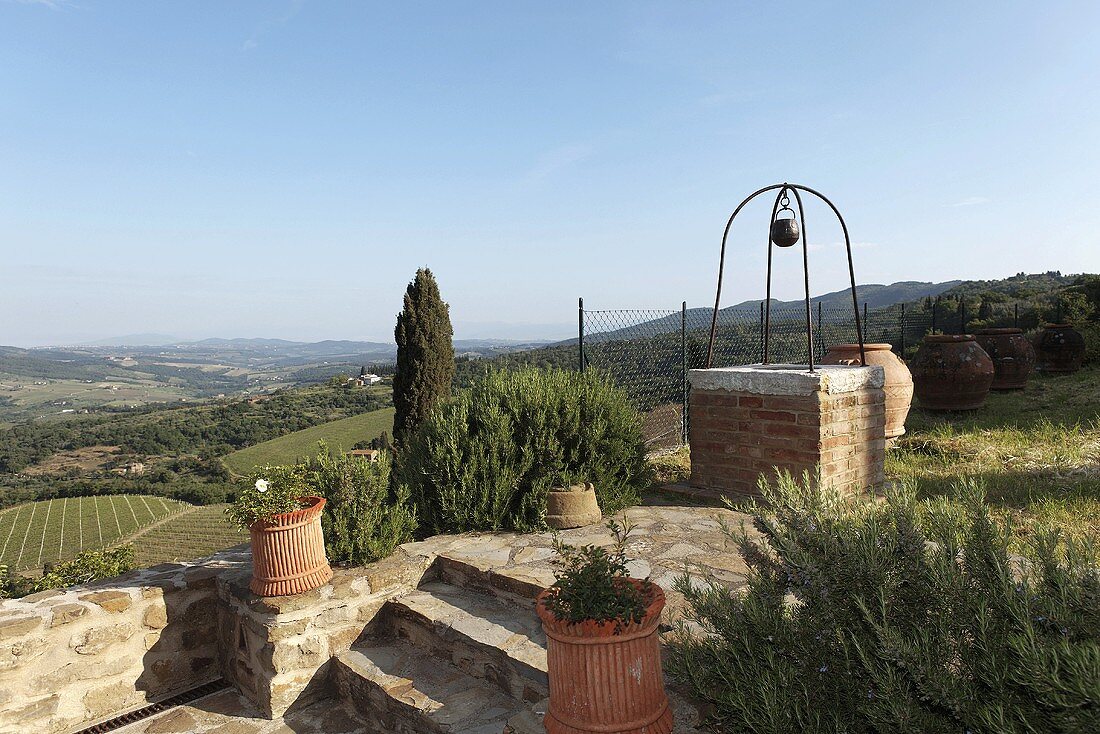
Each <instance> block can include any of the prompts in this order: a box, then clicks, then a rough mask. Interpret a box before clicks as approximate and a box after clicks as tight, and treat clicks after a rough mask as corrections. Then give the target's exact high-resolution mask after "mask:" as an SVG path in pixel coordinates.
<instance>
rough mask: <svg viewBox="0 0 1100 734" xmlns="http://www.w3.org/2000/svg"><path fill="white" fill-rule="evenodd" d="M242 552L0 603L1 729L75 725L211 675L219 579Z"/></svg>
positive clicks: (242, 563)
mask: <svg viewBox="0 0 1100 734" xmlns="http://www.w3.org/2000/svg"><path fill="white" fill-rule="evenodd" d="M250 568H251V562H250V558H249V555H248V552H247V549H240V548H238V549H231V550H228V551H225V552H222V553H219V554H217V555H214V556H211V557H209V558H206V559H203V560H201V561H196V562H193V563H180V564H174V563H173V564H163V565H160V566H154V567H152V568H147V569H142V570H140V571H134V572H132V573H129V574H125V575H123V576H120V577H118V578H115V579H110V580H108V581H105V582H101V583H96V584H89V585H86V586H76V587H72V588H70V589H65V590H60V591H44V592H41V593H38V594H32V595H31V596H27V597H24V598H22V599H9V600H4V601H0V733H3V734H8V733H9V732H10V733H12V734H15V733H17V732H18V733H20V734H21V733H23V732H32V731H33V732H36V733H37V734H48V733H51V732H60V731H66V730H71V729H76V728H79V727H80V726H82V725H88V724H91V723H93V722H95V721H97V720H101V719H104V718H109V717H111V716H114V715H117V714H119V713H121V712H124V711H127V710H130V709H133V708H137V707H140V706H142V705H145V704H146V703H147V702H149V701H155V700H159V699H161V698H164V697H165V696H169V695H172V694H175V693H178V692H181V691H184V690H187V689H190V688H193V687H195V686H198V685H201V684H203V683H206V682H208V681H210V680H213V679H216V678H218V677H219V675H220V670H219V665H218V659H217V634H216V626H217V623H218V615H217V600H218V594H217V586H216V583H215V582H216V578H217V577H218V575H219V574H221V573H224V572H226V571H230V570H233V569H237V570H238V572H240V571H242V570H243V572H244V573H248V572H249V571H248V570H247V569H250Z"/></svg>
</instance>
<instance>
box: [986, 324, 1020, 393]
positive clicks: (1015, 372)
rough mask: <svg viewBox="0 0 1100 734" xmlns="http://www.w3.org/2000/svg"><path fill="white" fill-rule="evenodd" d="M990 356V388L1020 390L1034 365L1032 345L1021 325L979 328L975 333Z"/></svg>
mask: <svg viewBox="0 0 1100 734" xmlns="http://www.w3.org/2000/svg"><path fill="white" fill-rule="evenodd" d="M974 338H975V339H977V341H978V346H980V347H981V348H982V349H983V350H985V353H986V354H988V355H989V358H990V359H992V360H993V385H992V386H991V387H990V389H991V390H1022V389H1024V387H1025V386H1026V385H1027V378H1028V377H1030V376H1031V372H1032V370H1034V369H1035V349H1034V348H1033V347H1032V346H1031V342H1029V341H1028V340H1027V337H1025V336H1024V330H1023V329H979V330H978V331H977V333H976V334H975V336H974Z"/></svg>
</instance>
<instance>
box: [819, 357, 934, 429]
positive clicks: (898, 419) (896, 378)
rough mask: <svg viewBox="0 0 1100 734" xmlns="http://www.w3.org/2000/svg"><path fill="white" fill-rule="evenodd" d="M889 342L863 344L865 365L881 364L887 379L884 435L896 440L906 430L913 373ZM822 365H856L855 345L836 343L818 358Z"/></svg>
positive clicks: (911, 397) (911, 398) (884, 386)
mask: <svg viewBox="0 0 1100 734" xmlns="http://www.w3.org/2000/svg"><path fill="white" fill-rule="evenodd" d="M892 349H893V347H892V346H891V345H890V344H864V345H863V353H864V355H865V356H866V358H867V364H868V365H871V366H878V367H881V368H882V370H883V372H884V373H885V377H886V382H885V384H884V385H883V388H882V389H883V392H885V393H886V438H887V440H890V439H895V438H897V437H898V436H900V435H901V434H903V433H905V418H906V416H908V415H909V406H910V405H911V404H912V402H913V375H912V373H910V372H909V368H908V367H906V366H905V362H903V361H902V360H901V357H899V356H898V355H896V354H894V352H893V351H892ZM821 363H822V364H849V365H858V364H859V345H858V344H835V345H833V346H831V347H829V351H828V353H827V354H826V355H825V357H824V358H823V359H822V360H821Z"/></svg>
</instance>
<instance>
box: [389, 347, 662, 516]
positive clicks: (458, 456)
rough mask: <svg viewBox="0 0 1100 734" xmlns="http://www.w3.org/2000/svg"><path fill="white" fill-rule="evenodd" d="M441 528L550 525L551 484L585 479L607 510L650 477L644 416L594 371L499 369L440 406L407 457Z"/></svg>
mask: <svg viewBox="0 0 1100 734" xmlns="http://www.w3.org/2000/svg"><path fill="white" fill-rule="evenodd" d="M399 458H400V461H399V466H398V469H397V472H396V473H397V484H398V485H407V486H408V487H409V488H410V490H411V492H412V498H413V502H414V504H415V505H416V507H417V512H418V515H419V519H420V523H421V527H422V528H423V529H424V530H425V531H427V532H432V533H442V532H466V531H470V530H512V529H515V530H521V531H527V530H535V529H540V528H542V527H545V521H544V517H545V505H546V492H547V491H548V490H549V489H550V488H551V487H554V486H562V485H569V484H573V483H576V482H581V481H586V482H592V484H593V485H595V489H596V497H597V499H598V500H599V503H600V507H601V508H602V509H603V511H604V512H605V513H613V512H616V511H617V510H619V509H621V508H623V507H625V506H627V505H631V504H636V503H637V501H638V498H639V493H640V490H641V489H642V488H644V487H645V486H646V484H647V482H648V480H649V476H650V470H649V467H648V466H647V464H646V461H645V443H644V440H643V438H642V432H641V418H640V417H639V416H638V413H637V411H635V410H634V408H633V407H632V406H631V405H630V403H629V401H628V400H627V397H626V395H625V394H624V393H623V392H622V391H620V390H619V389H617V388H616V387H615V386H613V385H612V384H611V383H610V382H609V381H608V380H607V379H605V378H604V377H602V376H600V375H598V374H595V373H593V372H591V371H589V372H584V373H577V372H570V371H565V370H554V369H551V370H539V369H524V370H519V371H515V372H491V373H489V374H487V375H485V376H484V377H482V378H481V379H479V380H478V381H476V382H475V383H474V384H473V386H472V387H471V388H470V389H468V390H465V391H463V392H461V393H459V394H458V395H457V396H456V397H455V398H453V399H452V400H451V401H450V402H448V403H446V404H444V405H443V406H441V407H439V408H437V409H436V410H434V411H433V412H432V414H431V416H430V417H429V418H428V420H427V421H426V422H425V423H424V424H422V425H421V427H420V429H419V430H418V432H417V433H416V435H415V437H414V438H413V439H412V440H411V441H409V442H408V444H407V446H406V448H405V449H404V450H403V451H402V453H401V455H400V457H399Z"/></svg>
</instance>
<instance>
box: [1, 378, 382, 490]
mask: <svg viewBox="0 0 1100 734" xmlns="http://www.w3.org/2000/svg"><path fill="white" fill-rule="evenodd" d="M389 402H390V399H389V396H388V395H386V394H384V393H382V394H380V393H378V392H377V391H372V390H361V389H360V390H354V389H348V388H346V387H344V386H343V385H340V386H334V385H321V386H312V387H308V388H297V389H288V390H281V391H279V392H276V393H274V394H272V395H268V396H262V397H256V398H253V399H237V400H228V401H223V402H218V403H212V404H206V405H199V406H189V407H165V406H150V407H146V408H141V409H135V410H133V411H128V412H126V413H123V414H119V415H113V416H90V417H80V418H73V419H71V420H68V421H60V422H58V421H54V422H46V421H33V422H30V423H24V424H20V425H17V426H13V427H11V428H9V429H7V430H5V431H0V506H4V505H8V504H13V503H15V502H23V501H29V500H33V499H48V498H51V497H64V496H81V495H95V494H132V493H142V494H154V495H159V496H167V497H172V498H174V499H182V500H185V501H188V502H196V503H200V504H205V503H208V502H220V501H225V499H226V497H227V496H229V495H230V494H231V492H232V488H231V486H230V484H229V475H228V472H227V471H226V469H225V467H224V466H223V465H222V463H221V461H220V459H219V458H218V457H221V456H224V455H225V454H228V453H230V452H232V451H235V450H237V449H241V448H244V447H246V446H251V445H253V444H256V443H260V442H262V441H267V440H270V439H272V438H277V437H279V436H282V435H285V434H287V433H291V432H294V431H298V430H302V429H305V428H310V427H312V426H316V425H319V424H321V423H326V422H328V421H332V420H337V419H340V418H348V417H351V416H354V415H359V414H361V413H366V412H370V411H373V410H378V409H380V408H385V407H388V405H389ZM89 446H117V447H118V449H119V454H118V456H117V457H116V461H115V463H120V462H121V463H123V464H125V463H126V462H128V461H143V462H145V463H146V464H148V465H149V466H148V468H147V470H146V471H143V472H142V473H141V474H140V475H138V476H117V475H116V474H114V473H113V472H111V471H109V470H100V471H93V472H81V471H77V470H71V471H70V472H68V473H63V474H61V475H58V474H49V475H37V476H28V475H25V474H21V472H23V470H25V469H26V468H27V467H30V466H33V465H34V464H37V463H39V462H41V461H43V460H45V459H47V458H49V457H50V456H53V455H54V454H56V453H57V452H59V451H72V450H75V449H80V448H85V447H89ZM149 457H152V460H150V458H149Z"/></svg>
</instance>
